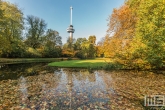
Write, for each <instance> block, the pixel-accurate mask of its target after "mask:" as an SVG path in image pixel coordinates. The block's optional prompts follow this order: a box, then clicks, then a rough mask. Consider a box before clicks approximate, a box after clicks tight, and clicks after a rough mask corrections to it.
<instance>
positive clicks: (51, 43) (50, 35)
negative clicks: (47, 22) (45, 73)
mask: <svg viewBox="0 0 165 110" xmlns="http://www.w3.org/2000/svg"><path fill="white" fill-rule="evenodd" d="M61 39H62V38H61V36H59V33H58V32H57V31H55V30H52V29H48V30H47V32H46V35H45V36H44V37H43V38H42V45H41V47H40V48H43V57H60V56H61V51H62V50H61V46H62V41H61Z"/></svg>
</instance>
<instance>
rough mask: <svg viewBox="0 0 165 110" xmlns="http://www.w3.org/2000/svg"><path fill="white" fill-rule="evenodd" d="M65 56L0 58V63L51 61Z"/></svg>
mask: <svg viewBox="0 0 165 110" xmlns="http://www.w3.org/2000/svg"><path fill="white" fill-rule="evenodd" d="M61 59H63V60H67V58H0V63H17V62H18V63H24V62H52V61H59V60H61Z"/></svg>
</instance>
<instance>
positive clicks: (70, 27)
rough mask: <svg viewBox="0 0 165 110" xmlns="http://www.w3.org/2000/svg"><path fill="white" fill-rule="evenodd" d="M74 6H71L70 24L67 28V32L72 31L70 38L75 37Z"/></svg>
mask: <svg viewBox="0 0 165 110" xmlns="http://www.w3.org/2000/svg"><path fill="white" fill-rule="evenodd" d="M72 10H73V8H72V6H71V7H70V11H71V14H70V26H69V27H68V28H67V32H68V33H70V38H73V33H74V31H75V30H74V29H73V25H72Z"/></svg>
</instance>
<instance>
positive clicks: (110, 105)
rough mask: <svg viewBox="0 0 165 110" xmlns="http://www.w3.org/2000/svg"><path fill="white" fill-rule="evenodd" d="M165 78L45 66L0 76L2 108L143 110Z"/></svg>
mask: <svg viewBox="0 0 165 110" xmlns="http://www.w3.org/2000/svg"><path fill="white" fill-rule="evenodd" d="M164 79H165V76H163V75H161V74H159V75H156V74H153V73H152V72H148V73H145V72H134V71H129V72H128V71H103V70H100V71H94V72H93V73H90V72H89V71H87V70H85V69H55V68H49V67H46V68H44V69H43V68H42V69H41V70H40V71H39V70H38V73H37V75H30V76H23V75H22V76H20V77H19V78H18V79H14V80H11V79H6V80H1V81H0V99H1V100H0V109H10V108H11V109H26V108H29V109H35V110H40V109H49V110H56V109H57V110H59V109H60V110H68V109H73V110H74V109H80V110H81V109H84V110H87V109H92V110H93V109H100V110H109V109H114V110H116V109H123V107H124V108H125V109H126V108H131V109H136V110H141V109H143V106H142V104H141V100H142V101H143V96H144V95H145V94H149V93H154V94H158V93H159V94H163V92H164V91H165V86H164V85H165V80H164ZM148 88H149V89H148Z"/></svg>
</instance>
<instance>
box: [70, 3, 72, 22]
mask: <svg viewBox="0 0 165 110" xmlns="http://www.w3.org/2000/svg"><path fill="white" fill-rule="evenodd" d="M72 10H73V7H72V6H71V7H70V11H71V13H70V14H71V15H70V25H72Z"/></svg>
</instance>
